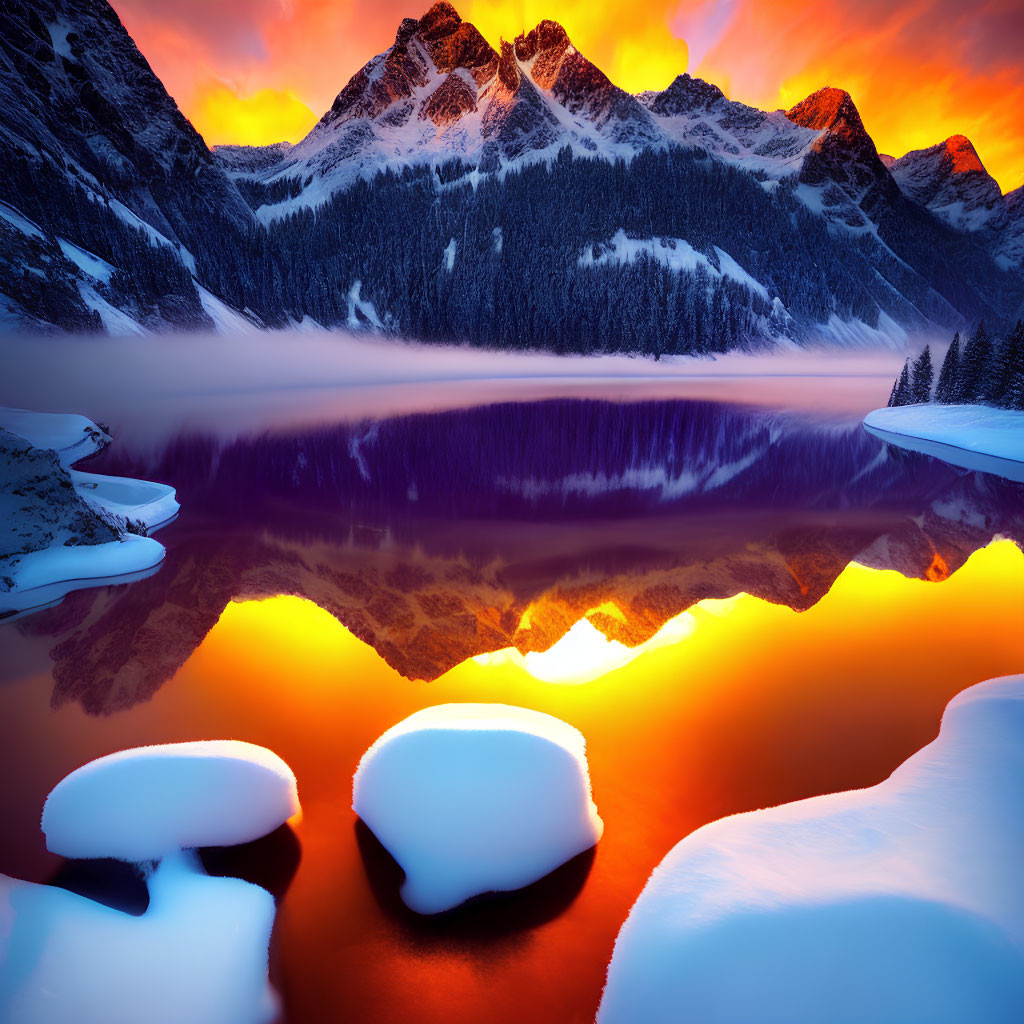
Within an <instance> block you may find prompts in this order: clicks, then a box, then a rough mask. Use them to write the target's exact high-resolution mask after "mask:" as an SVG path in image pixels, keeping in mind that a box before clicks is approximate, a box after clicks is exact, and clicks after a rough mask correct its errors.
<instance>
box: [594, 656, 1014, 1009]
mask: <svg viewBox="0 0 1024 1024" xmlns="http://www.w3.org/2000/svg"><path fill="white" fill-rule="evenodd" d="M1022 736H1024V676H1010V677H1004V678H1002V679H992V680H989V681H988V682H985V683H980V684H978V685H977V686H973V687H971V688H970V689H968V690H965V691H963V692H962V693H960V694H959V695H958V696H957V697H955V698H954V699H953V700H952V701H951V702H950V703H949V705H948V706H947V708H946V711H945V714H944V715H943V717H942V726H941V730H940V732H939V735H938V737H937V738H936V739H935V740H934V741H933V742H932V743H930V744H928V746H926V747H924V748H922V749H921V750H920V751H918V752H917V753H916V754H914V755H913V756H912V757H910V758H909V759H908V760H907V761H905V762H904V763H903V764H902V765H901V766H900V767H899V768H897V769H896V771H895V772H893V774H892V775H891V776H890V777H889V778H888V779H887V780H885V781H884V782H882V783H880V784H879V785H877V786H874V787H872V788H870V789H861V790H853V791H848V792H844V793H833V794H830V795H826V796H818V797H812V798H810V799H807V800H801V801H797V802H795V803H790V804H783V805H781V806H778V807H774V808H770V809H766V810H758V811H750V812H747V813H745V814H737V815H734V816H732V817H728V818H722V819H720V820H719V821H716V822H713V823H711V824H709V825H705V826H704V827H703V828H701V829H698V830H697V831H696V832H693V833H691V834H690V835H689V836H687V837H686V838H684V839H683V840H682V841H681V842H680V843H679V844H678V845H677V846H676V847H675V848H674V849H673V850H672V851H671V852H670V853H669V854H668V855H667V856H666V858H665V859H664V860H663V861H662V863H661V864H660V865H659V866H658V867H657V868H656V869H655V871H654V872H653V874H652V875H651V877H650V879H649V880H648V883H647V885H646V887H645V888H644V891H643V892H642V893H641V895H640V897H639V899H638V900H637V902H636V904H635V905H634V906H633V909H632V910H631V911H630V915H629V918H628V919H627V921H626V923H625V924H624V925H623V928H622V930H621V931H620V933H619V936H618V938H617V939H616V942H615V951H614V954H613V956H612V960H611V964H610V966H609V970H608V983H607V985H606V987H605V991H604V995H603V998H602V1002H601V1007H600V1011H599V1013H598V1018H597V1019H598V1022H599V1024H620V1022H621V1024H666V1022H668V1021H677V1020H682V1019H686V1020H693V1021H710V1020H714V1021H715V1022H716V1024H750V1022H751V1021H760V1022H765V1024H767V1022H782V1021H785V1022H786V1024H820V1022H822V1021H829V1022H831V1024H855V1022H857V1024H859V1022H864V1021H868V1020H871V1021H879V1022H881V1021H886V1022H895V1021H899V1022H900V1024H963V1022H964V1021H968V1020H970V1021H978V1022H985V1024H1011V1022H1015V1021H1018V1020H1019V1019H1020V1007H1021V1005H1022V1003H1021V1000H1022V999H1024V914H1022V910H1024V886H1022V884H1021V876H1020V871H1019V859H1020V858H1019V850H1020V841H1021V838H1022V836H1024V818H1022V817H1021V813H1020V812H1021V807H1022V806H1024V805H1022V803H1021V778H1022V775H1021V768H1022V766H1024V760H1022V746H1021V742H1020V741H1021V738H1022ZM940 965H941V967H940Z"/></svg>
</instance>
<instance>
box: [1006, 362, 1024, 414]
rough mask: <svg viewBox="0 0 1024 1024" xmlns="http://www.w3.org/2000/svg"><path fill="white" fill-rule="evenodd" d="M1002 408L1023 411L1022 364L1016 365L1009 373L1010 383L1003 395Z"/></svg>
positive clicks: (1023, 377)
mask: <svg viewBox="0 0 1024 1024" xmlns="http://www.w3.org/2000/svg"><path fill="white" fill-rule="evenodd" d="M1003 408H1004V409H1016V410H1019V411H1024V366H1018V367H1017V368H1016V370H1014V371H1013V373H1012V374H1011V375H1010V383H1009V384H1008V385H1007V388H1006V394H1005V395H1004V396H1003Z"/></svg>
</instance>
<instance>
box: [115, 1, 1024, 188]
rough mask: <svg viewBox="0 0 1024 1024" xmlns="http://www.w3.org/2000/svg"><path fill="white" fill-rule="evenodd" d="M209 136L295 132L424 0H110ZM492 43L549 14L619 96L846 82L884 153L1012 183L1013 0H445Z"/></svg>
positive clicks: (748, 96)
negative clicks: (945, 145)
mask: <svg viewBox="0 0 1024 1024" xmlns="http://www.w3.org/2000/svg"><path fill="white" fill-rule="evenodd" d="M113 6H114V8H115V9H116V10H117V12H118V14H119V15H120V16H121V18H122V20H123V21H124V23H125V26H126V27H127V28H128V30H129V32H131V33H132V35H133V36H134V38H135V40H136V42H137V43H138V45H139V48H140V49H141V50H142V52H143V53H144V54H145V55H146V57H148V59H149V61H150V63H151V64H152V65H153V68H154V70H155V71H156V73H157V74H158V75H159V76H160V77H161V78H162V79H163V81H164V83H165V84H166V86H167V88H168V90H169V91H170V93H171V94H172V95H173V96H174V97H175V99H176V100H177V101H178V103H179V105H180V106H181V108H182V110H183V111H184V112H185V114H186V115H187V116H188V117H189V118H190V119H191V120H192V121H193V123H194V124H195V125H196V127H197V128H198V129H199V131H200V132H201V133H202V134H203V136H204V137H205V138H206V140H207V141H208V142H209V143H211V144H217V143H224V142H248V143H266V142H276V141H279V140H281V139H288V140H290V141H297V140H298V139H299V138H301V137H302V136H303V135H304V134H305V133H306V132H307V131H308V130H309V129H310V128H311V127H312V126H313V124H314V123H315V122H316V120H317V118H318V117H319V116H320V115H321V114H322V113H323V112H324V111H325V110H326V109H327V108H328V107H329V106H330V105H331V103H332V102H333V100H334V97H335V96H336V95H337V93H338V92H339V91H340V90H341V88H342V86H344V84H345V83H346V81H347V80H348V79H349V77H350V76H351V75H352V74H353V73H354V72H355V71H357V70H358V69H359V68H360V67H362V65H363V64H364V63H366V61H367V60H369V59H370V58H371V57H373V56H374V55H375V54H377V53H380V52H381V51H382V50H385V49H387V47H388V46H390V45H391V43H392V42H393V40H394V34H395V30H396V28H397V27H398V23H399V22H400V21H401V19H402V18H403V17H419V16H420V15H422V14H423V12H424V11H425V10H426V9H427V8H428V7H429V6H430V0H113ZM455 6H456V8H457V9H458V10H459V12H460V14H462V16H463V18H465V19H466V20H467V21H471V22H473V23H474V24H475V25H476V26H477V27H478V28H479V29H480V31H481V32H482V33H483V34H484V35H485V36H486V37H487V39H488V40H490V42H491V43H492V44H493V45H495V46H496V45H497V44H498V41H499V39H500V38H501V37H502V36H504V37H505V38H508V39H510V38H512V37H514V36H515V35H516V34H518V33H519V32H520V31H523V30H526V29H529V28H532V27H533V26H534V25H535V24H536V23H537V22H538V21H540V20H542V19H543V18H551V19H553V20H556V21H560V22H561V23H562V24H563V25H564V26H565V27H566V29H567V30H568V32H569V35H570V36H571V38H572V40H573V42H574V43H575V44H576V46H577V48H578V49H579V50H580V51H582V52H583V53H584V54H585V55H586V56H587V57H589V58H590V59H591V60H592V61H594V63H596V64H597V65H598V66H599V67H601V68H602V69H603V70H604V71H605V72H606V73H607V74H608V76H609V77H610V78H611V79H612V80H613V81H614V82H616V83H617V84H618V85H621V86H622V87H623V88H625V89H628V90H629V91H631V92H637V91H640V90H642V89H660V88H664V87H665V86H666V85H668V83H669V82H670V81H671V80H672V79H673V78H674V77H675V76H676V75H677V74H680V73H681V72H683V71H686V70H688V71H689V72H690V73H691V74H694V75H697V76H699V77H701V78H706V79H707V80H709V81H711V82H714V83H715V84H716V85H719V86H720V87H721V88H722V89H723V90H724V91H725V93H726V95H727V96H729V97H730V98H731V99H737V100H741V101H743V102H745V103H750V104H753V105H755V106H758V107H762V108H765V109H774V108H776V107H787V108H788V107H789V106H791V105H792V104H793V103H795V102H796V101H798V100H800V99H803V98H804V97H805V96H806V95H808V94H809V93H811V92H813V91H814V90H815V89H818V88H819V87H821V86H823V85H834V86H839V87H841V88H844V89H847V90H848V91H849V92H850V93H851V94H852V96H853V98H854V101H855V102H856V103H857V106H858V107H859V109H860V111H861V114H862V116H863V118H864V123H865V126H866V127H867V129H868V131H869V132H870V133H871V134H872V136H873V137H874V139H875V142H876V143H877V145H878V147H879V149H880V150H881V151H882V152H886V153H890V154H892V155H893V156H901V155H902V154H903V153H905V152H907V151H908V150H911V149H920V148H922V147H924V146H928V145H931V144H933V143H936V142H941V141H942V140H943V139H945V138H947V137H948V136H950V135H953V134H963V135H966V136H967V137H968V138H970V139H971V140H972V141H973V142H974V144H975V146H976V148H977V150H978V153H979V155H980V156H981V158H982V160H983V161H984V163H985V166H986V167H987V168H988V170H989V172H990V173H991V174H992V175H993V176H994V177H995V178H996V179H997V180H998V181H999V183H1000V185H1001V186H1002V188H1003V190H1004V191H1009V190H1010V189H1013V188H1016V187H1018V186H1019V185H1021V184H1022V183H1024V117H1022V114H1021V112H1022V111H1024V60H1022V57H1021V54H1022V53H1024V3H1021V0H987V2H986V0H979V2H974V3H971V2H969V0H818V2H809V0H647V2H644V0H461V2H459V0H455Z"/></svg>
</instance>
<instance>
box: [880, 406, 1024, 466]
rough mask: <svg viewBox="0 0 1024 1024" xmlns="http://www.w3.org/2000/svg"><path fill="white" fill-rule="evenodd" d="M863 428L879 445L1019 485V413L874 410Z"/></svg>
mask: <svg viewBox="0 0 1024 1024" xmlns="http://www.w3.org/2000/svg"><path fill="white" fill-rule="evenodd" d="M864 426H865V427H867V429H868V430H869V431H871V433H873V434H875V435H877V436H878V437H880V438H882V439H883V440H885V441H888V442H890V443H892V444H896V445H900V446H901V447H905V448H910V449H912V450H913V451H921V452H924V453H925V454H928V455H934V456H936V458H940V459H943V460H944V461H946V462H951V463H953V464H954V465H957V466H963V467H964V468H966V469H977V470H981V471H983V472H986V473H997V474H999V475H1000V476H1005V477H1007V478H1008V479H1010V480H1018V481H1024V412H1017V411H1014V410H1010V409H993V408H990V407H989V406H985V405H937V404H928V405H904V406H898V407H896V408H893V409H875V410H874V411H873V412H870V413H868V414H867V416H865V417H864Z"/></svg>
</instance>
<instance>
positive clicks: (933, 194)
mask: <svg viewBox="0 0 1024 1024" xmlns="http://www.w3.org/2000/svg"><path fill="white" fill-rule="evenodd" d="M892 175H893V177H894V178H895V179H896V183H897V184H898V185H899V186H900V188H901V189H902V190H903V192H904V194H905V195H907V196H909V197H910V198H911V199H913V200H914V202H916V203H920V204H921V205H922V206H926V207H927V208H928V209H930V210H931V211H932V213H934V214H936V215H937V216H938V217H941V218H942V219H943V220H945V221H946V222H947V223H949V224H952V225H953V226H954V227H957V228H961V229H962V230H966V231H977V230H978V229H979V228H982V227H998V226H1001V225H1002V223H1003V222H1004V221H1005V219H1006V208H1005V203H1004V202H1003V195H1002V191H1001V190H1000V188H999V185H998V184H997V183H996V180H995V179H994V178H993V177H992V176H991V175H990V174H989V173H988V171H986V170H985V165H984V164H983V163H982V162H981V158H980V157H979V156H978V152H977V150H976V149H975V148H974V146H973V144H972V143H971V141H970V139H968V138H966V137H965V136H963V135H953V136H951V137H950V138H948V139H946V141H945V142H940V143H938V144H937V145H934V146H929V147H928V148H927V149H916V150H913V151H912V152H910V153H907V154H906V156H903V157H900V159H899V160H896V161H895V162H894V163H893V165H892Z"/></svg>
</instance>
